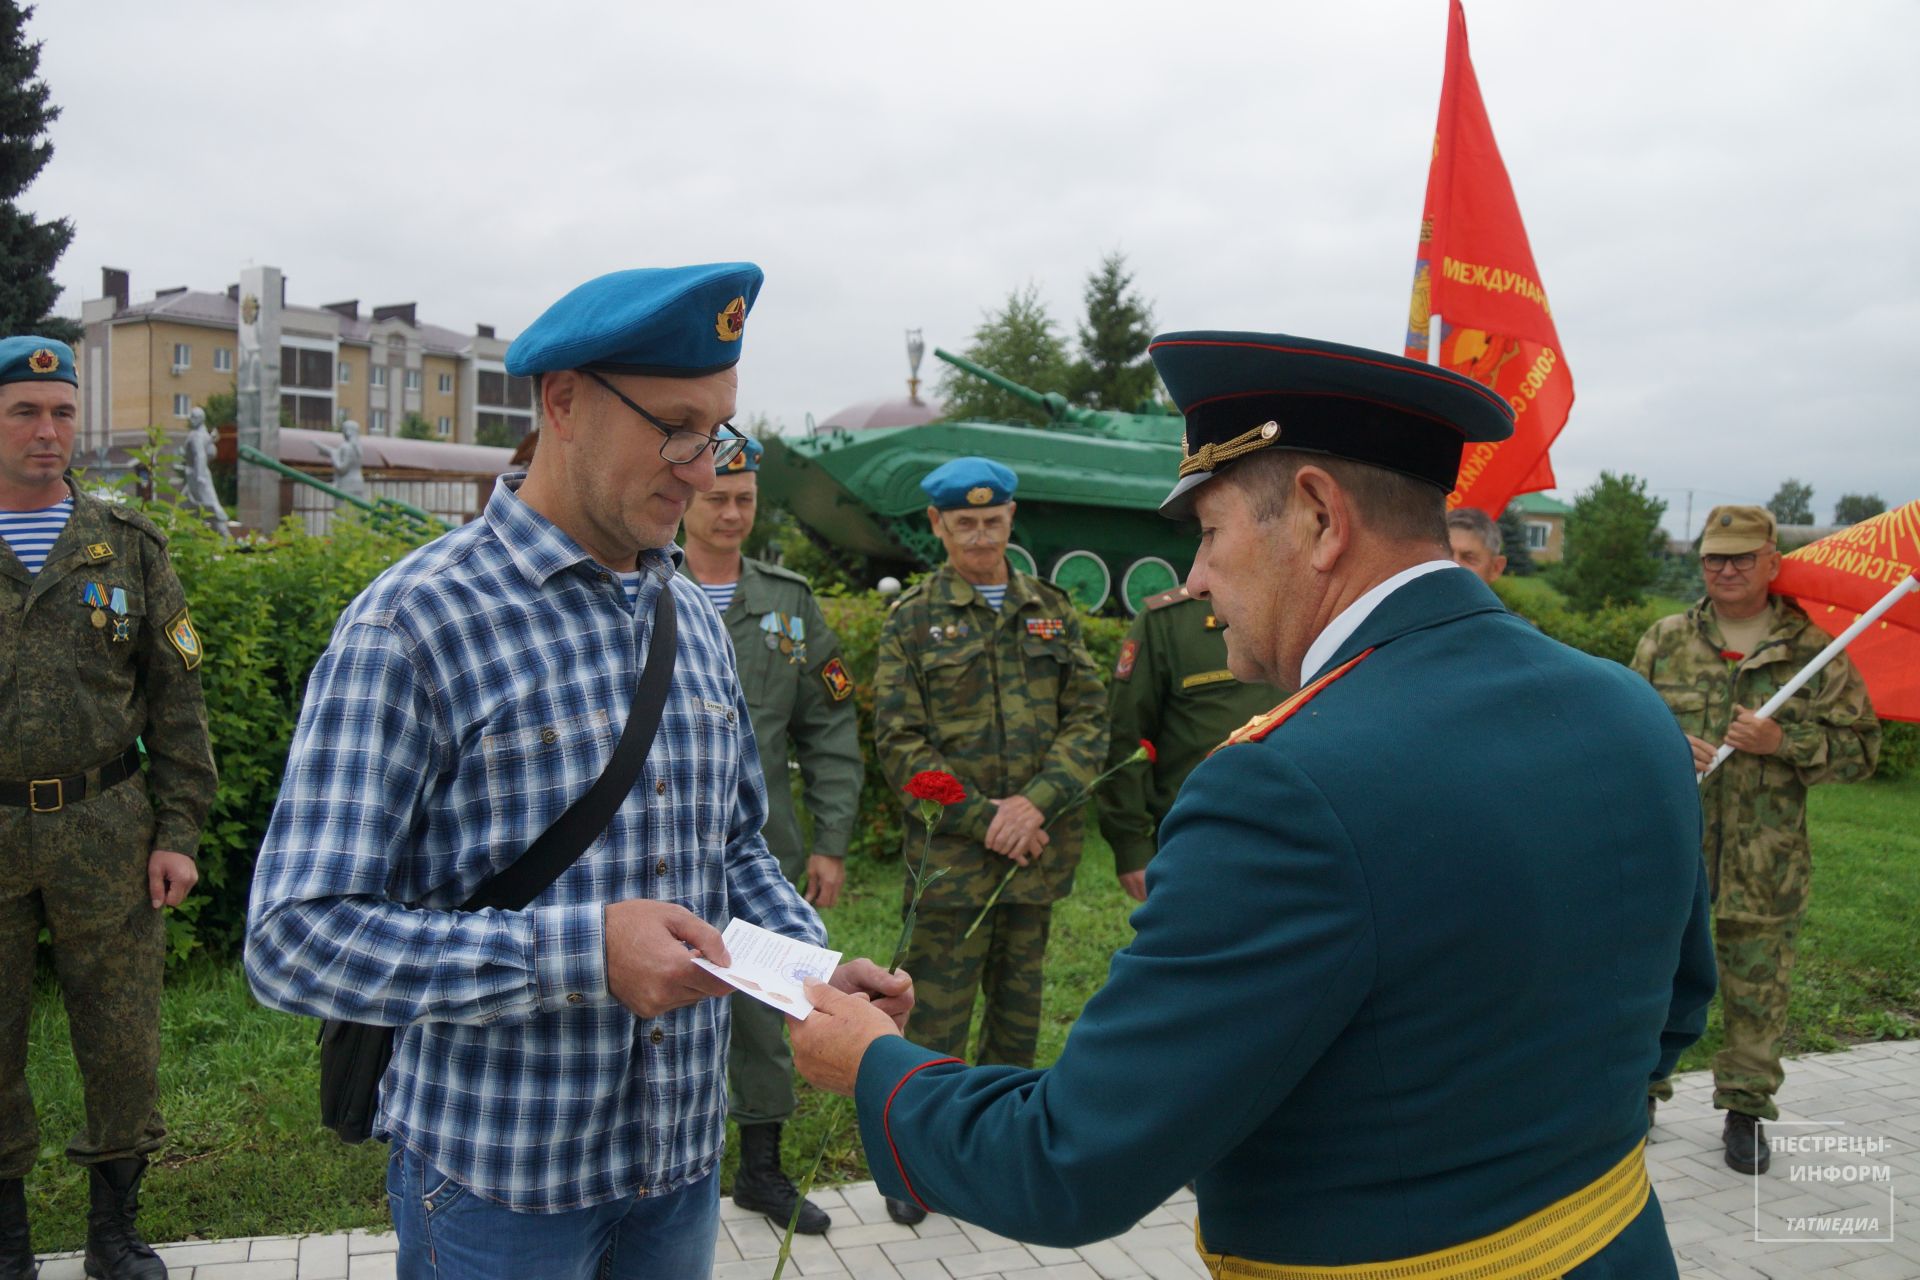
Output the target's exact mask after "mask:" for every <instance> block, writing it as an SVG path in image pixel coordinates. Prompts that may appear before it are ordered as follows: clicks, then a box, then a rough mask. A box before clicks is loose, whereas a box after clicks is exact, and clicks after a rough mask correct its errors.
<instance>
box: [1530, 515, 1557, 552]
mask: <svg viewBox="0 0 1920 1280" xmlns="http://www.w3.org/2000/svg"><path fill="white" fill-rule="evenodd" d="M1552 535H1553V526H1552V525H1550V524H1548V523H1547V522H1546V521H1544V520H1529V521H1527V550H1529V551H1545V550H1546V549H1547V539H1548V538H1549V537H1551V536H1552Z"/></svg>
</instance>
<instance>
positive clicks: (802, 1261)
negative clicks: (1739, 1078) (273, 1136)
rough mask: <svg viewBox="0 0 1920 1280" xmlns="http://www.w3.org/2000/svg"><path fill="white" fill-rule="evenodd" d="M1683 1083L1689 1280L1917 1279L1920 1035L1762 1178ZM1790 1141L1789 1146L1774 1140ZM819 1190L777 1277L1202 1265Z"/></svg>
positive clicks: (318, 1247) (1168, 1208)
mask: <svg viewBox="0 0 1920 1280" xmlns="http://www.w3.org/2000/svg"><path fill="white" fill-rule="evenodd" d="M1676 1085H1677V1092H1676V1097H1675V1100H1674V1102H1673V1103H1672V1104H1671V1105H1669V1106H1666V1107H1663V1108H1661V1112H1660V1122H1659V1125H1658V1126H1657V1127H1656V1128H1655V1130H1654V1134H1653V1137H1654V1144H1653V1145H1652V1146H1651V1147H1650V1148H1649V1152H1650V1154H1651V1163H1652V1167H1653V1180H1654V1186H1655V1188H1656V1189H1657V1190H1658V1192H1659V1195H1660V1200H1661V1203H1662V1205H1663V1206H1664V1207H1665V1209H1666V1215H1667V1226H1668V1231H1669V1233H1670V1234H1671V1235H1672V1237H1673V1244H1674V1252H1675V1254H1676V1255H1677V1257H1678V1259H1679V1262H1680V1273H1681V1275H1682V1276H1683V1277H1685V1278H1686V1280H1801V1278H1802V1277H1806V1278H1808V1280H1811V1278H1812V1277H1816V1276H1817V1277H1842V1278H1844V1280H1920V1042H1910V1043H1905V1044H1876V1045H1866V1046H1863V1047H1861V1048H1858V1049H1854V1050H1851V1051H1849V1052H1845V1053H1830V1054H1817V1055H1813V1056H1810V1057H1805V1058H1800V1059H1797V1060H1795V1061H1794V1062H1792V1063H1790V1064H1789V1065H1788V1074H1787V1085H1786V1094H1787V1100H1788V1101H1789V1102H1790V1103H1792V1104H1793V1106H1794V1108H1795V1109H1794V1110H1792V1111H1789V1112H1786V1113H1783V1115H1782V1117H1781V1122H1780V1123H1778V1124H1774V1125H1770V1126H1769V1127H1768V1136H1769V1138H1770V1139H1771V1140H1772V1141H1773V1142H1774V1144H1775V1152H1774V1157H1773V1169H1772V1172H1771V1173H1769V1174H1768V1175H1767V1176H1766V1177H1765V1178H1761V1179H1752V1178H1743V1177H1741V1176H1740V1175H1738V1174H1736V1173H1734V1172H1732V1171H1731V1170H1729V1169H1728V1168H1727V1167H1726V1165H1725V1164H1724V1163H1722V1161H1721V1158H1720V1123H1721V1122H1720V1114H1719V1113H1718V1112H1716V1111H1714V1110H1713V1107H1712V1102H1711V1096H1710V1095H1711V1092H1712V1084H1711V1081H1710V1080H1709V1079H1708V1078H1707V1077H1706V1076H1705V1075H1703V1074H1699V1073H1695V1074H1692V1075H1687V1076H1682V1077H1679V1078H1678V1080H1677V1081H1676ZM1787 1142H1791V1143H1792V1144H1793V1146H1794V1147H1795V1148H1796V1149H1794V1150H1786V1149H1782V1146H1781V1144H1783V1143H1787ZM1823 1148H1824V1150H1823ZM815 1199H816V1200H817V1201H818V1202H819V1203H820V1204H821V1206H822V1207H823V1208H825V1209H826V1210H827V1211H828V1212H829V1213H831V1214H832V1215H833V1218H834V1227H833V1230H832V1231H831V1232H829V1233H828V1234H827V1235H826V1236H823V1237H806V1236H802V1237H798V1238H797V1239H796V1240H795V1248H794V1258H793V1264H792V1265H790V1266H789V1267H788V1268H787V1274H788V1275H789V1276H794V1277H796V1278H797V1280H960V1278H962V1277H969V1278H972V1280H1136V1278H1140V1280H1204V1278H1205V1275H1206V1273H1205V1272H1204V1271H1202V1270H1201V1268H1200V1263H1199V1260H1198V1259H1197V1258H1196V1257H1195V1255H1194V1252H1193V1218H1194V1206H1193V1199H1192V1197H1191V1196H1190V1195H1188V1194H1186V1193H1184V1192H1183V1193H1181V1194H1180V1195H1177V1196H1175V1197H1174V1198H1173V1199H1171V1200H1169V1201H1168V1202H1167V1203H1166V1204H1165V1205H1164V1206H1162V1207H1161V1208H1159V1209H1156V1210H1155V1211H1154V1212H1153V1213H1151V1214H1149V1215H1148V1216H1147V1218H1146V1219H1145V1220H1143V1221H1142V1222H1141V1223H1140V1224H1139V1225H1138V1226H1136V1227H1134V1228H1133V1230H1131V1231H1129V1232H1127V1233H1126V1234H1125V1235H1121V1236H1116V1237H1114V1238H1113V1239H1111V1240H1103V1241H1101V1242H1100V1243H1099V1244H1095V1245H1089V1246H1087V1247H1086V1248H1084V1249H1046V1248H1040V1247H1038V1246H1034V1245H1019V1244H1015V1243H1014V1242H1013V1241H1011V1240H1006V1239H1003V1238H1001V1237H999V1236H996V1235H994V1234H993V1233H992V1232H990V1231H982V1230H981V1229H980V1228H978V1227H975V1226H972V1225H969V1224H967V1223H961V1222H956V1221H954V1220H953V1219H951V1218H943V1217H939V1216H935V1217H931V1218H929V1219H927V1221H925V1222H924V1223H922V1224H920V1225H919V1226H918V1227H902V1226H899V1225H897V1224H895V1223H893V1222H892V1221H890V1220H889V1219H888V1218H887V1213H886V1208H885V1206H884V1205H883V1204H882V1203H881V1200H880V1196H879V1193H878V1192H876V1191H875V1190H874V1187H873V1184H872V1183H871V1182H863V1183H858V1184H855V1185H853V1186H850V1187H842V1188H839V1189H838V1190H834V1191H825V1192H818V1193H816V1195H815ZM720 1216H721V1229H720V1238H719V1248H718V1253H717V1254H716V1258H717V1262H716V1265H715V1268H714V1280H766V1278H767V1277H769V1276H771V1275H772V1274H773V1262H772V1259H773V1255H774V1254H775V1253H776V1252H777V1251H778V1249H779V1244H780V1240H779V1236H778V1234H777V1233H776V1232H775V1231H774V1229H773V1227H772V1226H771V1224H769V1223H768V1222H767V1220H766V1219H765V1218H762V1217H760V1216H759V1215H757V1214H744V1213H741V1212H740V1211H739V1210H738V1209H735V1208H734V1207H733V1205H732V1204H731V1203H730V1202H723V1203H722V1206H721V1215H720ZM1909 1223H1913V1224H1915V1225H1912V1226H1909V1225H1907V1224H1909ZM1756 1237H1759V1238H1758V1239H1756ZM1835 1237H1850V1238H1847V1239H1835ZM160 1255H161V1256H162V1257H163V1258H165V1259H166V1261H167V1266H168V1268H169V1275H170V1277H171V1280H391V1277H392V1276H393V1274H394V1268H393V1237H392V1236H391V1235H387V1234H382V1233H372V1232H366V1231H354V1232H350V1233H345V1234H340V1235H325V1236H302V1237H284V1236H283V1237H276V1238H262V1239H254V1240H222V1241H211V1242H204V1243H200V1242H192V1243H185V1244H174V1245H167V1246H164V1247H162V1248H161V1249H160ZM41 1276H42V1280H83V1273H82V1271H81V1268H80V1259H79V1258H78V1257H76V1256H74V1255H71V1254H63V1255H60V1256H58V1257H56V1258H54V1259H52V1260H50V1261H48V1263H47V1264H46V1266H45V1267H44V1268H43V1269H42V1271H41ZM662 1280H673V1278H671V1277H663V1278H662Z"/></svg>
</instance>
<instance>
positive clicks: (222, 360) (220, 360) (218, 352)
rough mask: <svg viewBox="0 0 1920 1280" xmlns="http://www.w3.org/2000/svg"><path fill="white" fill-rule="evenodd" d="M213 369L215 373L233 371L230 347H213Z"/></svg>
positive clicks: (231, 349)
mask: <svg viewBox="0 0 1920 1280" xmlns="http://www.w3.org/2000/svg"><path fill="white" fill-rule="evenodd" d="M213 371H214V372H215V373H232V372H233V348H232V347H215V348H214V349H213Z"/></svg>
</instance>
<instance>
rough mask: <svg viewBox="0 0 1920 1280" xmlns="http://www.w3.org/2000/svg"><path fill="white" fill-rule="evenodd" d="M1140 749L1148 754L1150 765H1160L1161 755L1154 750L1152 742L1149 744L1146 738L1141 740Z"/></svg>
mask: <svg viewBox="0 0 1920 1280" xmlns="http://www.w3.org/2000/svg"><path fill="white" fill-rule="evenodd" d="M1140 749H1141V750H1142V751H1144V752H1146V753H1147V763H1148V764H1159V763H1160V753H1159V752H1158V751H1156V750H1154V748H1153V744H1152V743H1151V742H1148V741H1147V740H1146V739H1145V738H1142V739H1140Z"/></svg>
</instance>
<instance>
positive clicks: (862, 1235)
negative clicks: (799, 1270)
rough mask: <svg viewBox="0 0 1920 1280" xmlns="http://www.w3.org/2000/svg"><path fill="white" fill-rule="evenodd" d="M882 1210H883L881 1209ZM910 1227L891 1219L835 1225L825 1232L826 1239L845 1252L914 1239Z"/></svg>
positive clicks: (914, 1236) (915, 1237)
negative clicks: (864, 1246) (850, 1224)
mask: <svg viewBox="0 0 1920 1280" xmlns="http://www.w3.org/2000/svg"><path fill="white" fill-rule="evenodd" d="M883 1212H884V1211H883ZM918 1238H919V1237H917V1236H916V1235H914V1232H913V1228H912V1227H903V1226H901V1225H900V1224H899V1223H897V1222H895V1221H894V1220H893V1219H891V1218H888V1219H887V1220H886V1221H884V1222H861V1223H856V1224H855V1225H853V1226H850V1227H842V1226H837V1225H836V1226H835V1227H834V1228H833V1229H832V1230H831V1231H829V1232H827V1241H828V1242H829V1243H830V1244H832V1245H833V1247H834V1248H836V1249H838V1250H839V1251H840V1252H841V1253H845V1252H846V1251H847V1250H848V1249H854V1248H858V1247H859V1246H861V1245H868V1244H886V1243H887V1242H888V1241H890V1240H915V1239H918Z"/></svg>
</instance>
